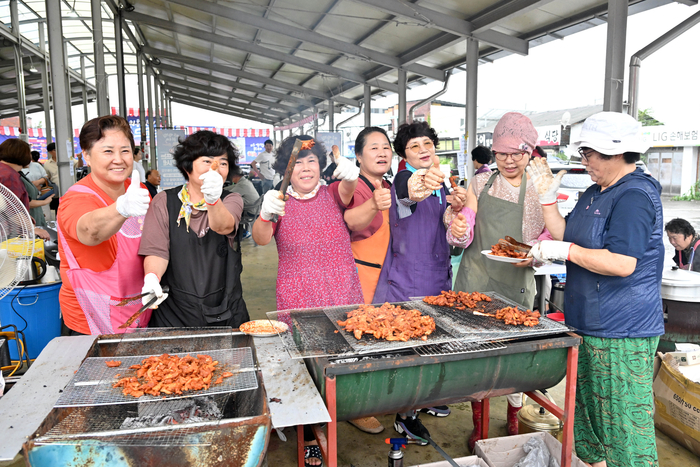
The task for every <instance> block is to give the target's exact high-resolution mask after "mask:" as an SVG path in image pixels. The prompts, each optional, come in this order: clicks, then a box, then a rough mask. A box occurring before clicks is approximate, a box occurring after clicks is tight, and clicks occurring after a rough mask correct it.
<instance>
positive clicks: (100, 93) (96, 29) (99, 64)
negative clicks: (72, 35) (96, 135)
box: [91, 0, 110, 116]
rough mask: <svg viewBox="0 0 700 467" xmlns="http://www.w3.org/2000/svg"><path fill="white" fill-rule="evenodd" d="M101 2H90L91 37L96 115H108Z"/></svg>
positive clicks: (93, 0)
mask: <svg viewBox="0 0 700 467" xmlns="http://www.w3.org/2000/svg"><path fill="white" fill-rule="evenodd" d="M101 3H102V0H91V7H92V37H93V41H94V44H93V48H94V51H95V90H96V91H97V115H98V116H103V115H109V113H110V112H109V102H108V101H107V99H108V94H107V92H108V91H107V74H106V73H105V49H104V43H103V42H104V39H103V36H102V5H101Z"/></svg>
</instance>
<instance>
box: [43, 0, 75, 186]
mask: <svg viewBox="0 0 700 467" xmlns="http://www.w3.org/2000/svg"><path fill="white" fill-rule="evenodd" d="M45 3H46V20H47V24H48V31H49V53H50V54H51V83H52V85H53V86H52V88H53V102H54V106H53V111H54V121H55V122H56V155H57V159H58V178H59V180H60V185H61V194H64V193H65V192H66V190H67V189H68V188H70V187H71V185H73V175H72V174H71V173H70V172H71V170H70V169H71V167H70V162H69V161H70V158H71V157H73V123H72V121H71V101H70V95H66V89H67V85H66V82H67V79H68V76H67V72H66V70H68V64H67V63H66V56H65V54H64V52H63V50H64V49H63V24H62V23H61V3H60V2H57V1H55V0H46V1H45Z"/></svg>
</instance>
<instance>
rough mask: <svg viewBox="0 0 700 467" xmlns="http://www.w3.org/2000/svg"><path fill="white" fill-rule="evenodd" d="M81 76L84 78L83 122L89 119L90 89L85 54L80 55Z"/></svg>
mask: <svg viewBox="0 0 700 467" xmlns="http://www.w3.org/2000/svg"><path fill="white" fill-rule="evenodd" d="M80 77H81V78H82V79H83V120H84V121H83V123H85V122H87V121H88V89H87V80H86V78H85V55H81V56H80Z"/></svg>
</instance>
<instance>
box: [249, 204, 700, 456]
mask: <svg viewBox="0 0 700 467" xmlns="http://www.w3.org/2000/svg"><path fill="white" fill-rule="evenodd" d="M667 204H670V205H671V209H672V210H671V209H669V211H670V212H668V213H667V216H666V217H668V214H670V215H671V217H668V218H669V219H670V218H672V217H675V216H674V214H676V213H678V214H680V212H685V211H686V210H687V208H688V206H686V205H685V203H682V204H683V206H680V205H678V206H677V205H676V203H668V202H665V203H664V205H665V208H666V205H667ZM679 204H681V203H679ZM693 208H695V209H697V210H698V213H700V206H698V207H695V206H693ZM696 217H697V216H696ZM242 250H243V275H242V278H241V280H242V284H243V296H244V298H245V300H246V303H247V305H248V311H249V313H250V317H251V319H260V318H264V317H265V313H266V312H267V311H272V310H275V309H276V300H275V278H276V275H277V249H276V246H275V244H274V241H273V242H272V243H270V244H269V245H266V246H255V244H254V243H253V241H252V239H248V240H244V242H243V244H242ZM549 392H550V394H552V396H553V397H554V399H555V401H556V402H557V404H559V405H560V406H563V403H564V382H562V383H560V384H559V385H557V386H555V387H554V388H552V389H551V390H550V391H549ZM451 408H452V414H451V415H450V416H449V417H447V418H440V419H438V418H434V417H431V416H430V415H427V414H422V415H421V420H422V421H423V423H424V425H425V426H426V427H427V428H428V430H429V431H430V433H431V436H432V437H433V439H434V440H435V442H436V443H438V445H440V447H442V448H443V449H444V450H445V451H446V452H447V454H448V455H450V456H452V457H463V456H468V455H471V453H470V451H469V448H468V447H467V438H468V436H469V434H470V433H471V430H472V427H473V425H472V413H471V405H470V404H469V403H468V402H467V403H460V404H454V405H452V406H451ZM378 418H379V420H380V421H381V423H382V424H383V425H384V426H385V427H386V429H385V430H384V432H382V433H381V434H377V435H369V434H366V433H363V432H361V431H359V430H358V429H356V428H355V427H353V426H352V425H350V424H348V423H346V422H341V423H339V424H338V440H339V442H338V465H340V466H357V467H359V466H363V467H374V466H377V467H380V466H381V467H383V466H385V465H387V454H388V452H389V449H388V446H387V445H386V444H385V442H384V440H385V438H388V437H392V436H397V433H396V432H395V431H394V429H393V422H394V414H388V415H385V416H382V417H378ZM283 433H284V435H285V436H286V438H287V441H286V442H283V441H281V440H280V438H279V437H278V436H277V434H276V433H274V432H273V434H272V436H271V439H270V446H269V450H268V465H270V466H275V467H283V466H293V465H296V464H295V462H296V440H297V437H296V430H295V429H293V428H286V429H284V430H283ZM499 436H506V399H505V397H498V398H495V399H492V400H491V423H490V427H489V437H499ZM656 442H657V448H658V454H659V465H660V467H681V466H682V467H694V466H697V467H700V459H698V457H696V456H695V455H694V454H692V453H691V452H690V451H688V450H687V449H685V448H684V447H683V446H681V445H680V444H678V443H676V442H675V441H673V440H672V439H670V438H669V437H667V436H666V435H664V434H663V433H660V432H658V431H657V434H656ZM440 460H442V457H441V456H440V454H438V452H437V451H436V450H435V449H433V448H432V447H430V446H415V445H410V446H409V447H408V448H407V449H406V450H405V457H404V463H405V465H406V466H410V465H416V464H420V463H426V462H436V461H440Z"/></svg>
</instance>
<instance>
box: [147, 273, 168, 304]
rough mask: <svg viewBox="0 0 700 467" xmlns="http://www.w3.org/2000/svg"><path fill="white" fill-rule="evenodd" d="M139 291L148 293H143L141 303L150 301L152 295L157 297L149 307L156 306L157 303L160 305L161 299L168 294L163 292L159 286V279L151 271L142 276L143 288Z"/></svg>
mask: <svg viewBox="0 0 700 467" xmlns="http://www.w3.org/2000/svg"><path fill="white" fill-rule="evenodd" d="M141 293H148V295H144V296H143V298H141V303H143V304H144V305H145V304H146V303H148V302H149V301H151V300H152V299H153V296H156V297H158V300H156V302H155V303H154V304H153V305H151V306H150V307H149V308H158V305H160V304H161V303H162V302H163V300H165V299H166V298H168V294H167V293H163V289H161V287H160V279H158V276H156V275H155V274H154V273H152V272H149V273H148V274H146V276H145V277H144V278H143V288H142V289H141Z"/></svg>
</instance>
